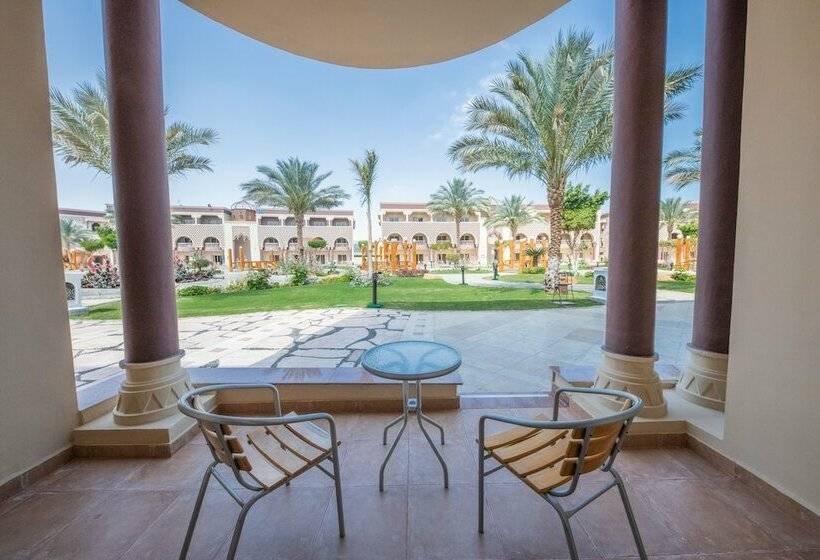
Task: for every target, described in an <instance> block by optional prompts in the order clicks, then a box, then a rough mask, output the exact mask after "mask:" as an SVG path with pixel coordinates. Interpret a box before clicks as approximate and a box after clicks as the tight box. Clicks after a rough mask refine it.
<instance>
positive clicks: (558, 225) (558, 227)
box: [544, 183, 564, 290]
mask: <svg viewBox="0 0 820 560" xmlns="http://www.w3.org/2000/svg"><path fill="white" fill-rule="evenodd" d="M547 193H548V198H549V205H550V243H549V248H548V249H547V255H548V261H547V268H546V270H545V271H544V285H545V286H546V288H547V289H548V290H552V289H553V288H554V287H555V286H557V285H558V268H559V267H560V266H561V236H562V235H563V234H564V222H563V220H562V219H561V206H562V205H563V203H564V200H563V198H564V185H563V184H562V183H558V184H555V185H547Z"/></svg>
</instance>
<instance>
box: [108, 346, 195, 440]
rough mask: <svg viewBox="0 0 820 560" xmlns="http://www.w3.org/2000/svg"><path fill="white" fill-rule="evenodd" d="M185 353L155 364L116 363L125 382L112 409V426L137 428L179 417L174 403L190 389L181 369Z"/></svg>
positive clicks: (179, 353)
mask: <svg viewBox="0 0 820 560" xmlns="http://www.w3.org/2000/svg"><path fill="white" fill-rule="evenodd" d="M184 355H185V352H184V351H182V350H180V351H179V352H178V353H177V354H175V355H173V356H171V357H169V358H165V359H162V360H157V361H155V362H142V363H126V362H124V361H123V362H120V367H121V368H123V369H124V370H125V380H124V381H123V382H122V386H121V387H120V392H119V396H118V397H117V404H116V406H115V408H114V416H113V417H114V423H116V424H118V425H120V426H139V425H142V424H147V423H149V422H155V421H157V420H161V419H163V418H169V417H171V416H174V415H177V414H179V412H178V409H177V401H178V400H179V398H180V397H181V396H182V395H183V394H184V393H185V392H186V391H189V390H190V389H191V382H190V380H189V379H188V372H187V371H185V369H184V368H183V367H182V364H181V360H182V356H184Z"/></svg>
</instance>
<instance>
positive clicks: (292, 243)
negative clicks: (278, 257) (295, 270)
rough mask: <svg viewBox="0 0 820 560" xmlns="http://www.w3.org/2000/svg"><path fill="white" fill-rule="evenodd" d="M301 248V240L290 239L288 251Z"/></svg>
mask: <svg viewBox="0 0 820 560" xmlns="http://www.w3.org/2000/svg"><path fill="white" fill-rule="evenodd" d="M298 248H299V240H298V239H297V238H295V237H291V238H290V239H288V249H298Z"/></svg>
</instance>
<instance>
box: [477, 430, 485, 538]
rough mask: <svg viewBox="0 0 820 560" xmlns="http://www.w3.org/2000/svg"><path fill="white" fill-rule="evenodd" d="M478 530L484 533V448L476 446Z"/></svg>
mask: <svg viewBox="0 0 820 560" xmlns="http://www.w3.org/2000/svg"><path fill="white" fill-rule="evenodd" d="M478 532H479V533H481V534H483V533H484V450H483V449H482V448H481V445H479V446H478Z"/></svg>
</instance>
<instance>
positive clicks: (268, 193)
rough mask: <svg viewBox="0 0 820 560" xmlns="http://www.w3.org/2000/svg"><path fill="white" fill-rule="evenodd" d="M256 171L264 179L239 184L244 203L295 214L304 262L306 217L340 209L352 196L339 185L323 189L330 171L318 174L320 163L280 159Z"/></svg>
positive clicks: (260, 166)
mask: <svg viewBox="0 0 820 560" xmlns="http://www.w3.org/2000/svg"><path fill="white" fill-rule="evenodd" d="M256 171H257V172H258V173H261V174H262V175H263V176H264V177H263V178H261V179H251V180H250V181H248V182H246V183H242V184H241V185H240V186H241V187H242V190H244V191H245V197H244V198H245V200H246V201H248V202H251V203H253V204H255V205H257V206H276V207H280V208H287V209H288V211H289V212H290V213H291V214H293V217H294V218H295V219H296V239H297V242H298V244H299V258H300V260H302V259H303V257H304V253H305V244H304V236H303V229H304V227H305V214H307V213H308V212H315V211H316V210H318V209H320V208H322V209H328V208H336V207H338V206H341V205H342V202H343V201H344V200H346V199H348V198H350V195H349V194H347V193H346V192H344V191H343V190H342V187H340V186H338V185H331V186H324V187H323V186H322V182H323V181H324V180H325V179H327V178H328V177H329V176H330V173H331V172H330V171H328V172H327V173H322V174H319V164H318V163H313V162H311V161H301V160H300V159H299V158H295V157H291V158H288V159H287V160H282V159H279V160H276V165H275V166H274V167H268V166H267V165H259V166H257V168H256Z"/></svg>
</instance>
